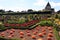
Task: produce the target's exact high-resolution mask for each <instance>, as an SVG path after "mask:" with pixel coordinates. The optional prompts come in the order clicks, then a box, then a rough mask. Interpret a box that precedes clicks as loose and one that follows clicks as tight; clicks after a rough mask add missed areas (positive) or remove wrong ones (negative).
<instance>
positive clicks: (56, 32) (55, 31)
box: [54, 28, 60, 40]
mask: <svg viewBox="0 0 60 40" xmlns="http://www.w3.org/2000/svg"><path fill="white" fill-rule="evenodd" d="M54 34H55V36H56V39H57V40H60V36H59V34H58V31H57V30H56V28H54Z"/></svg>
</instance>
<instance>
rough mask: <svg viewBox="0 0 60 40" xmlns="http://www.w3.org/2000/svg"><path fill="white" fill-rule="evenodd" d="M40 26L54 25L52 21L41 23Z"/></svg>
mask: <svg viewBox="0 0 60 40" xmlns="http://www.w3.org/2000/svg"><path fill="white" fill-rule="evenodd" d="M40 25H41V26H52V25H53V23H52V22H51V21H41V22H40Z"/></svg>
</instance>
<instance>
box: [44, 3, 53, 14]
mask: <svg viewBox="0 0 60 40" xmlns="http://www.w3.org/2000/svg"><path fill="white" fill-rule="evenodd" d="M44 10H46V11H52V13H54V8H51V5H50V3H49V2H48V3H47V5H46V7H45V9H44Z"/></svg>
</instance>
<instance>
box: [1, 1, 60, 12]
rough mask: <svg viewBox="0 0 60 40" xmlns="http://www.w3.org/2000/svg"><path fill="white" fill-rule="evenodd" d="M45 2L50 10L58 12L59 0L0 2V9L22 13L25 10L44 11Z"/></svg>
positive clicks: (59, 7)
mask: <svg viewBox="0 0 60 40" xmlns="http://www.w3.org/2000/svg"><path fill="white" fill-rule="evenodd" d="M47 2H50V4H51V6H52V8H55V10H56V11H57V10H60V0H0V9H5V10H12V11H22V10H27V9H33V10H41V9H44V8H45V6H46V4H47Z"/></svg>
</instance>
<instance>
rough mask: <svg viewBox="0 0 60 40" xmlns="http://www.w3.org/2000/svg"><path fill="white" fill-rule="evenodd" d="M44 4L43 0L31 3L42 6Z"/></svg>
mask: <svg viewBox="0 0 60 40" xmlns="http://www.w3.org/2000/svg"><path fill="white" fill-rule="evenodd" d="M45 4H46V1H45V0H36V2H35V3H33V5H36V6H44V5H45Z"/></svg>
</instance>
